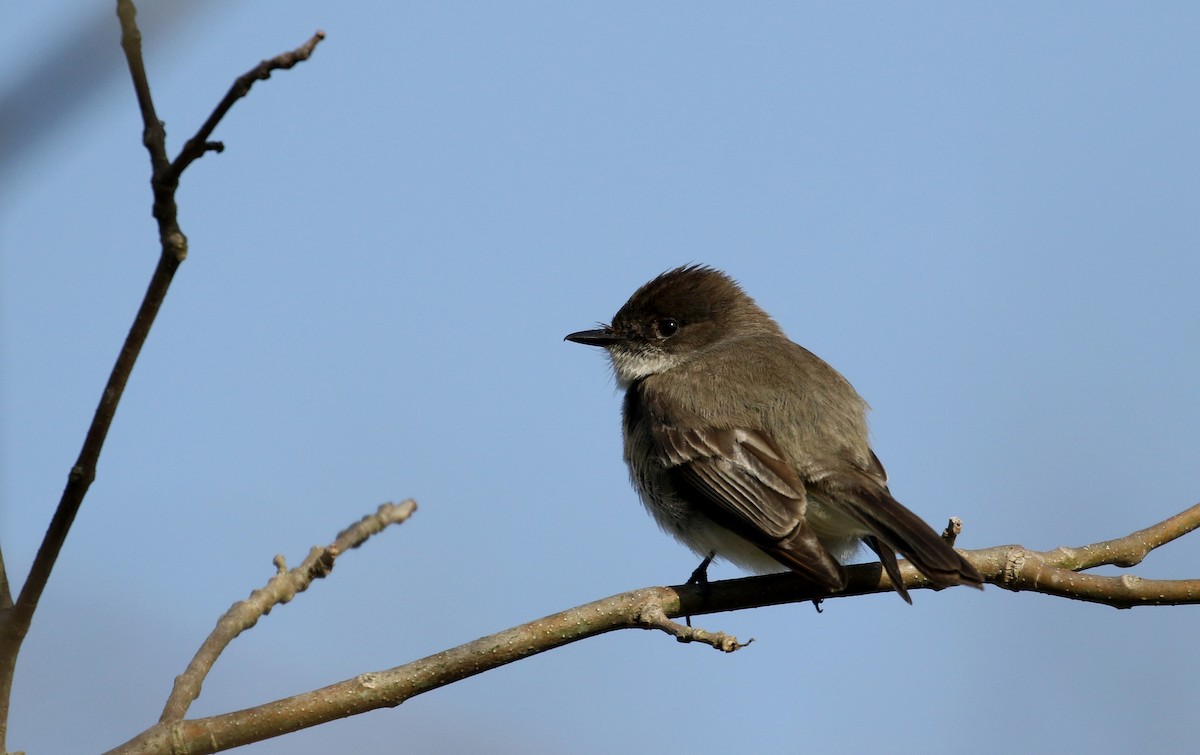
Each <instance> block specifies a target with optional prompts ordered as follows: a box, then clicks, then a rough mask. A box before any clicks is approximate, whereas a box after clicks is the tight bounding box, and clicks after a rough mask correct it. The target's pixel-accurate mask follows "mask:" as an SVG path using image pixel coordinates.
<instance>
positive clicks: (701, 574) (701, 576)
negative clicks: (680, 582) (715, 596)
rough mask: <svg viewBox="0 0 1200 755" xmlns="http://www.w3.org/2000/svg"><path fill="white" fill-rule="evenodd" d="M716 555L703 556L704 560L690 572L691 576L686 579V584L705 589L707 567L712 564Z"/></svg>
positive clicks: (706, 584)
mask: <svg viewBox="0 0 1200 755" xmlns="http://www.w3.org/2000/svg"><path fill="white" fill-rule="evenodd" d="M716 555H717V554H716V553H709V554H708V555H707V556H705V557H704V560H703V561H701V562H700V565H699V566H697V567H696V568H695V569H694V570H693V571H692V576H690V577H688V581H687V584H689V585H698V586H699V587H700V588H701V589H703V588H705V587H707V586H708V565H709V564H711V563H712V562H713V558H714V557H715V556H716Z"/></svg>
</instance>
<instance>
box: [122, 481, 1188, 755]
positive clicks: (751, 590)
mask: <svg viewBox="0 0 1200 755" xmlns="http://www.w3.org/2000/svg"><path fill="white" fill-rule="evenodd" d="M1197 527H1200V504H1197V505H1195V506H1193V507H1192V508H1190V509H1188V510H1187V511H1184V512H1183V513H1181V514H1178V515H1177V516H1173V517H1171V518H1170V519H1167V520H1166V521H1164V522H1161V523H1159V524H1156V525H1154V526H1153V527H1149V528H1147V529H1144V530H1141V531H1139V532H1135V533H1133V534H1131V535H1128V536H1126V537H1123V538H1118V539H1116V540H1110V541H1107V542H1103V543H1096V544H1094V545H1088V546H1083V547H1081V548H1059V549H1056V550H1053V551H1047V552H1038V551H1029V550H1026V549H1024V548H1021V547H1020V546H999V547H996V548H988V549H985V550H978V551H965V552H964V555H965V556H966V557H967V559H968V560H969V561H970V562H971V563H972V564H974V565H975V566H976V567H977V568H978V569H979V571H980V572H981V573H982V574H983V576H984V579H985V581H987V582H989V583H991V584H995V585H998V586H1001V587H1004V588H1006V589H1010V590H1032V591H1035V592H1043V593H1046V594H1050V595H1057V596H1060V597H1067V598H1074V599H1077V600H1086V601H1092V602H1100V603H1106V604H1108V605H1113V606H1116V607H1119V608H1120V607H1130V606H1134V605H1180V604H1197V603H1200V580H1143V579H1140V578H1138V577H1132V576H1125V577H1097V576H1094V575H1087V574H1077V573H1076V572H1075V571H1074V570H1078V569H1090V568H1093V567H1096V566H1101V565H1106V564H1107V565H1116V566H1130V565H1133V564H1136V563H1138V562H1140V561H1141V559H1142V558H1143V557H1144V556H1145V555H1146V553H1149V552H1150V551H1151V550H1154V549H1155V548H1158V547H1159V546H1161V545H1164V544H1166V543H1168V542H1170V541H1171V540H1174V539H1175V538H1178V537H1182V536H1183V535H1185V534H1187V533H1188V532H1191V531H1192V530H1194V529H1196V528H1197ZM951 529H956V528H953V527H952V528H951ZM901 575H902V576H903V578H904V584H905V586H906V587H907V588H908V589H909V590H916V589H920V588H927V587H929V586H930V584H929V582H928V580H926V579H925V577H924V576H922V575H921V574H920V573H919V572H918V571H917V570H916V569H914V568H913V567H912V566H911V565H910V564H908V563H907V562H904V563H902V564H901ZM1064 575H1070V577H1071V578H1073V580H1074V581H1072V580H1071V579H1068V578H1067V577H1065V576H1064ZM847 576H848V584H847V587H846V589H845V590H843V591H842V592H840V593H838V594H836V595H829V594H826V593H824V592H822V591H821V590H819V589H814V588H813V586H812V585H810V584H808V583H805V582H803V581H801V580H800V579H797V578H796V577H795V576H794V575H791V574H776V575H771V576H766V577H748V578H745V579H733V580H724V581H720V582H710V583H709V584H708V585H705V586H700V585H677V586H675V587H648V588H644V589H641V590H634V591H632V592H627V593H622V594H620V595H614V596H612V597H610V598H604V599H603V600H598V601H595V602H593V603H587V604H585V605H582V606H577V607H575V608H571V609H568V610H566V611H563V612H561V613H556V614H553V615H551V616H547V617H545V618H542V619H538V620H537V621H532V622H529V623H528V624H522V625H521V626H518V627H513V628H512V629H506V630H504V631H502V632H498V633H496V634H493V635H489V636H487V637H482V638H480V639H478V640H475V641H473V642H468V643H466V644H465V645H460V646H458V647H456V648H452V649H450V650H445V651H443V652H441V653H437V654H435V655H431V656H429V657H427V658H423V659H421V660H418V661H413V662H411V663H408V664H405V665H403V666H397V667H395V668H391V669H387V670H384V671H377V672H371V673H366V674H360V675H359V676H356V677H354V678H351V679H346V680H344V681H341V682H337V683H336V684H331V685H329V686H328V687H323V688H321V689H318V690H313V691H311V692H305V693H302V694H299V695H294V696H292V697H287V698H283V699H281V700H276V701H274V702H270V703H266V704H264V705H260V706H257V707H254V708H248V709H246V710H241V711H235V712H233V713H225V714H222V715H217V716H211V717H208V718H201V719H192V720H175V721H166V720H164V722H162V723H160V724H158V725H156V726H154V727H151V728H150V729H147V730H146V731H145V732H143V733H142V734H140V735H138V736H137V737H136V738H134V739H132V740H130V741H129V742H127V743H126V744H124V745H121V746H120V747H118V748H116V749H114V750H112V751H110V755H116V754H118V753H119V754H120V755H132V754H133V753H140V754H148V753H185V752H186V753H188V754H189V755H198V754H199V753H212V752H219V751H221V750H226V749H230V748H232V747H238V746H241V745H244V744H249V743H251V742H257V741H260V740H263V739H267V738H269V737H274V736H279V735H281V734H286V733H289V732H293V731H298V730H300V729H305V728H308V727H310V726H316V725H318V724H322V723H326V722H328V721H332V720H334V719H337V718H343V717H347V716H351V715H356V714H358V713H365V712H367V711H370V710H376V709H378V708H389V707H395V706H397V705H399V704H401V703H403V702H405V701H406V700H409V699H411V698H413V697H416V696H417V695H420V694H422V693H424V692H428V691H430V690H433V689H437V688H438V687H443V686H446V685H448V684H452V683H454V682H457V681H459V680H462V679H465V678H467V677H469V676H474V675H476V674H481V673H483V672H485V671H490V670H491V669H494V668H498V667H500V666H503V665H506V664H509V663H512V662H514V661H519V660H521V659H522V658H527V657H529V656H532V655H537V654H539V653H544V652H546V651H547V650H552V649H554V648H557V647H561V646H563V645H567V644H570V643H572V642H577V641H579V640H583V639H586V638H588V637H594V636H596V635H600V634H605V633H607V632H611V631H614V630H618V629H657V630H660V631H663V632H665V633H667V634H669V635H671V636H673V637H675V638H676V639H677V640H679V641H680V642H699V643H702V644H707V645H711V646H712V647H714V648H716V649H718V650H722V651H724V652H733V651H734V650H738V649H740V648H742V647H745V646H746V645H747V644H749V643H748V642H747V643H741V642H738V640H737V639H736V638H734V637H732V636H730V635H727V634H725V633H723V632H708V631H705V630H703V629H698V628H693V627H689V626H685V625H682V624H679V623H678V622H675V621H672V620H671V619H673V618H679V617H682V616H700V615H704V614H712V613H719V612H722V611H733V610H738V609H743V608H756V607H761V606H769V605H778V604H781V603H797V602H805V601H810V600H823V599H834V598H846V597H850V596H854V595H865V594H869V593H878V592H890V591H891V590H892V587H891V584H890V583H889V582H888V579H887V576H886V574H884V573H883V569H882V568H881V567H880V565H879V564H860V565H857V566H851V567H849V568H848V569H847Z"/></svg>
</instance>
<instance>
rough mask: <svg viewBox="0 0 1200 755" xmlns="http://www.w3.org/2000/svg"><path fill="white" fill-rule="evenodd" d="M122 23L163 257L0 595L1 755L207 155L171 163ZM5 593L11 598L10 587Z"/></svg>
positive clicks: (182, 246) (303, 54) (300, 56)
mask: <svg viewBox="0 0 1200 755" xmlns="http://www.w3.org/2000/svg"><path fill="white" fill-rule="evenodd" d="M117 16H118V18H119V19H120V22H121V47H122V49H124V51H125V59H126V61H127V62H128V64H129V73H130V76H131V77H132V79H133V88H134V92H135V93H136V95H137V100H138V108H139V109H140V111H141V114H142V126H143V131H142V142H143V144H145V146H146V150H147V151H148V152H149V153H150V165H151V180H150V184H151V187H152V189H153V193H154V205H153V214H154V218H155V219H156V220H157V221H158V234H159V240H160V242H161V245H162V252H161V254H160V256H159V259H158V264H157V266H156V267H155V270H154V274H153V275H152V276H151V278H150V285H149V286H148V287H147V289H146V294H145V296H144V297H143V299H142V303H141V306H140V307H139V308H138V312H137V315H136V316H135V317H134V320H133V325H132V326H131V327H130V329H129V333H128V335H127V336H126V337H125V342H124V344H122V346H121V351H120V352H119V354H118V355H117V360H116V363H115V364H114V365H113V368H112V371H111V372H110V373H109V377H108V383H107V384H106V385H105V387H104V392H103V393H102V394H101V396H100V403H99V405H98V406H97V407H96V412H95V414H94V415H93V417H92V422H91V425H90V426H89V427H88V431H87V435H86V436H85V438H84V441H83V447H82V448H81V449H80V452H79V457H78V459H77V460H76V461H75V464H74V466H72V467H71V471H70V473H69V474H68V476H67V484H66V487H65V488H64V490H63V493H62V497H61V498H60V499H59V503H58V506H57V508H56V509H55V511H54V515H53V517H52V518H51V520H50V525H49V527H48V528H47V529H46V534H45V536H44V537H43V539H42V543H41V546H40V547H39V548H38V552H37V555H36V556H35V557H34V560H33V564H32V565H31V566H30V569H29V576H28V577H27V578H26V580H25V583H24V584H23V585H22V587H21V591H20V594H19V595H18V596H17V599H16V601H15V602H13V603H12V605H11V607H7V608H6V607H5V604H7V603H8V602H9V601H8V599H6V598H5V597H4V596H3V595H0V752H4V751H5V748H6V739H7V730H8V714H9V703H10V700H11V696H12V680H13V673H14V671H15V668H16V661H17V655H18V654H19V653H20V648H21V644H22V643H23V642H24V639H25V636H26V634H28V632H29V626H30V624H31V623H32V621H33V614H34V612H35V611H36V609H37V605H38V601H39V600H40V599H41V595H42V592H43V591H44V590H45V587H46V584H47V582H48V581H49V579H50V573H51V571H52V570H53V568H54V564H55V562H56V561H57V560H58V555H59V552H60V551H61V550H62V546H63V543H64V542H65V541H66V537H67V533H68V532H69V531H70V529H71V524H72V523H73V522H74V521H75V516H76V515H77V514H78V513H79V508H80V506H81V505H82V504H83V499H84V497H85V496H86V495H87V491H88V488H90V487H91V484H92V481H93V480H95V479H96V465H97V462H98V460H99V458H100V451H101V449H102V448H103V446H104V441H105V438H106V437H107V436H108V430H109V428H110V427H111V425H112V421H113V416H114V415H115V414H116V411H117V405H118V404H119V403H120V401H121V396H122V395H123V394H124V392H125V386H126V384H127V383H128V381H129V376H130V374H131V373H132V372H133V366H134V363H136V362H137V358H138V354H140V353H141V350H142V346H143V345H144V344H145V342H146V338H147V336H149V334H150V328H151V326H152V325H153V324H154V319H155V317H156V316H157V315H158V310H159V308H160V307H161V306H162V302H163V299H164V298H165V297H166V294H167V289H168V288H170V285H171V281H172V279H173V278H174V276H175V271H176V270H177V269H178V268H179V265H180V263H182V262H183V260H184V259H185V258H186V257H187V237H186V236H184V234H183V232H182V230H180V228H179V223H178V207H177V205H176V203H175V190H176V189H177V188H178V186H179V177H180V175H181V174H182V172H183V170H184V169H185V168H186V167H187V166H188V165H189V164H190V163H191V162H192V161H194V160H195V159H196V157H198V156H199V154H203V152H204V151H205V150H206V149H207V148H208V147H207V146H201V147H200V152H199V153H198V154H194V155H192V154H191V153H190V152H189V151H188V150H189V147H187V146H185V148H184V152H183V153H181V154H180V157H179V158H178V159H177V160H176V162H175V163H174V164H173V163H172V162H171V161H170V160H169V158H168V157H167V148H166V130H165V129H164V128H163V124H162V122H161V121H160V120H159V119H158V114H157V113H156V112H155V109H154V101H153V99H152V97H151V96H150V83H149V79H148V78H147V76H146V69H145V65H144V62H143V59H142V36H141V31H140V30H139V29H138V26H137V9H136V8H135V7H134V5H133V3H132V2H131V0H117ZM323 37H324V35H323V34H322V33H321V32H317V34H316V35H315V36H314V37H313V38H312V39H310V40H309V41H308V42H307V43H305V45H303V46H302V47H300V48H299V49H298V50H296V51H293V52H291V53H284V54H283V55H280V56H278V57H276V58H273V59H271V60H270V61H264V62H263V63H261V64H259V66H258V67H256V68H255V69H254V71H252V72H251V73H256V74H259V75H258V76H257V78H266V77H267V76H268V75H269V74H270V71H271V70H274V69H275V68H290V67H291V66H293V65H295V64H296V63H297V62H298V61H300V60H304V59H306V58H307V57H308V56H309V55H310V54H312V50H313V47H315V46H316V44H317V43H318V42H319V41H320V40H321V39H322V38H323ZM247 76H250V74H247V75H246V76H243V77H241V78H239V79H238V82H243V83H242V85H241V87H242V91H240V93H238V94H236V96H233V95H234V90H231V92H230V94H229V95H226V97H225V99H224V100H222V101H221V104H220V105H218V106H217V109H216V110H214V111H213V114H212V115H211V116H209V119H208V120H207V121H206V122H205V124H204V126H203V127H201V130H200V132H199V134H197V136H198V137H201V138H200V143H201V144H202V145H204V144H206V142H207V135H208V134H211V132H212V130H213V129H214V128H215V127H216V125H217V123H218V122H219V121H220V120H221V118H222V117H223V116H224V115H225V113H226V112H228V110H229V108H230V107H231V106H232V104H233V102H234V101H236V100H237V99H238V98H239V97H241V96H242V95H244V94H245V90H248V89H249V82H250V81H253V79H249V80H247V81H243V80H246V78H247ZM238 86H239V85H238V83H235V85H234V88H235V90H236V89H238ZM191 144H192V142H189V145H191ZM191 149H192V151H194V150H195V149H196V148H195V147H194V146H193V147H191ZM0 591H2V592H4V593H5V594H9V591H8V588H7V584H5V585H4V586H3V588H2V589H0Z"/></svg>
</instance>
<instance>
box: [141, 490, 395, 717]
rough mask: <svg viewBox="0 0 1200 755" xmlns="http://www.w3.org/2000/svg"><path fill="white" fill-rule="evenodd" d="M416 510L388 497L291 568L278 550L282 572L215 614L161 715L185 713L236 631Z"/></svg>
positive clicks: (326, 572) (255, 622)
mask: <svg viewBox="0 0 1200 755" xmlns="http://www.w3.org/2000/svg"><path fill="white" fill-rule="evenodd" d="M416 510H417V503H416V501H413V500H411V499H410V500H407V501H405V502H404V503H401V504H395V503H385V504H383V505H382V506H380V507H379V509H378V510H377V511H376V512H375V513H374V514H368V515H367V516H364V517H363V518H362V519H360V520H359V521H358V522H357V523H355V524H354V525H352V526H350V527H348V528H346V529H345V530H342V531H341V532H339V533H338V535H337V537H336V538H334V541H333V542H332V543H330V544H329V545H327V546H325V547H323V548H321V547H314V548H313V549H312V550H311V551H309V554H308V557H307V558H305V559H304V561H303V562H301V564H300V565H299V566H297V567H296V568H295V569H292V570H291V571H288V569H287V565H286V564H285V563H284V560H283V556H276V557H275V567H276V569H277V570H278V573H277V574H276V575H275V576H274V577H271V579H270V580H269V581H268V582H267V584H266V585H265V586H264V587H262V588H261V589H258V590H255V591H254V592H252V593H250V597H249V598H246V599H245V600H241V601H238V602H237V603H234V604H233V606H232V607H230V609H229V610H228V611H226V612H225V615H224V616H222V617H221V618H220V619H219V620H217V626H216V627H215V628H214V629H213V631H212V633H211V634H209V636H208V638H207V639H206V640H205V641H204V644H202V645H201V646H200V649H199V650H198V651H197V652H196V655H195V657H193V658H192V660H191V663H189V664H188V667H187V670H185V671H184V672H183V673H182V674H180V675H179V676H177V677H175V686H174V687H173V688H172V689H171V695H170V697H169V698H167V704H166V705H165V706H164V708H163V712H162V716H161V717H159V719H158V720H159V721H160V722H164V723H166V722H173V721H179V720H182V719H183V716H184V714H186V713H187V710H188V707H189V706H190V705H191V704H192V702H193V701H194V700H195V699H196V698H198V697H199V696H200V688H201V686H202V685H203V683H204V679H205V677H207V676H208V672H209V671H210V670H211V669H212V667H213V664H214V663H216V660H217V658H218V657H219V656H220V655H221V653H222V652H223V651H224V650H225V648H226V647H228V645H229V643H230V642H232V641H233V640H234V638H235V637H237V636H238V635H239V634H241V633H242V632H244V631H246V630H247V629H249V628H250V627H252V626H254V625H255V624H257V623H258V620H259V619H260V618H262V617H263V616H266V615H267V614H268V613H270V612H271V609H272V608H274V607H275V606H277V605H279V604H280V603H287V602H288V601H290V600H291V599H292V598H294V597H296V594H297V593H301V592H304V591H305V590H307V589H308V586H309V585H310V584H312V582H313V580H314V579H321V578H323V577H325V576H326V575H328V574H329V572H331V571H333V563H334V561H335V560H336V559H337V557H338V556H339V555H341V554H342V553H345V552H346V551H348V550H351V549H353V548H357V547H358V546H360V545H362V544H363V543H364V542H366V540H367V538H369V537H371V536H372V535H375V534H377V533H379V532H382V531H383V529H384V528H385V527H387V526H389V525H392V524H400V523H401V522H403V521H404V520H406V519H408V518H409V517H410V516H412V514H413V512H414V511H416Z"/></svg>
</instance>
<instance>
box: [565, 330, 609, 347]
mask: <svg viewBox="0 0 1200 755" xmlns="http://www.w3.org/2000/svg"><path fill="white" fill-rule="evenodd" d="M563 340H564V341H571V342H573V343H582V344H584V345H585V346H611V345H613V344H614V343H617V342H619V341H620V340H621V337H620V336H618V335H617V334H616V333H614V332H612V329H611V328H600V329H599V330H581V331H579V332H578V333H572V334H571V335H569V336H567V337H566V338H564V339H563Z"/></svg>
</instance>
